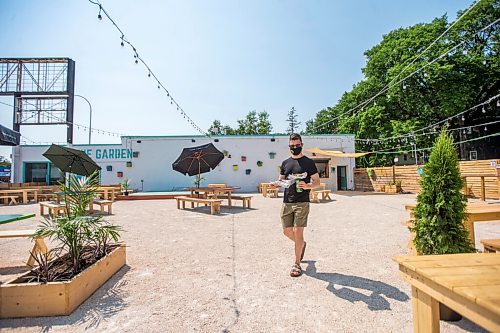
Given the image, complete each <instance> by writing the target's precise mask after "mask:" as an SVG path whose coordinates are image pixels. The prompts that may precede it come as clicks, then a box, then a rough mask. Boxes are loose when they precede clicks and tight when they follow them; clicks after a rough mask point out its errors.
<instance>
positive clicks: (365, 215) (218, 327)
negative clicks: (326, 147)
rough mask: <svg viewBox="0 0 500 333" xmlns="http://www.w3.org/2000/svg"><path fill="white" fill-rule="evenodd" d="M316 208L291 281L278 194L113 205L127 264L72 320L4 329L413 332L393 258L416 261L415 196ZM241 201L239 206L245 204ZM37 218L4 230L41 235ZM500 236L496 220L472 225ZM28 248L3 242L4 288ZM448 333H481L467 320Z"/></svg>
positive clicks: (353, 196)
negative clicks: (189, 204) (217, 205)
mask: <svg viewBox="0 0 500 333" xmlns="http://www.w3.org/2000/svg"><path fill="white" fill-rule="evenodd" d="M332 198H333V200H332V201H330V202H322V203H319V204H315V203H312V204H311V214H310V218H309V227H308V228H307V230H306V233H305V237H306V241H307V243H308V245H307V251H306V254H305V258H304V263H303V265H302V267H303V269H305V274H304V275H303V276H301V277H299V278H291V277H289V275H288V273H289V270H290V267H291V265H292V264H293V258H292V253H293V246H292V243H291V242H290V241H289V240H287V239H286V238H285V237H284V236H283V235H282V232H281V224H280V220H279V209H280V206H281V201H282V198H278V199H274V198H264V197H262V195H260V194H254V197H253V199H252V209H250V210H249V209H242V208H241V207H233V208H232V209H229V208H227V206H223V207H222V211H221V214H220V215H210V213H209V209H208V208H205V207H200V208H197V209H195V210H194V211H192V210H178V209H177V208H176V204H175V200H144V201H117V202H116V203H115V204H114V207H113V212H114V215H112V216H110V217H109V218H108V219H109V221H111V222H112V223H115V224H119V225H122V226H123V227H124V228H125V229H126V232H125V233H124V234H123V240H124V241H125V242H126V244H127V246H128V248H127V251H128V252H127V266H125V267H124V268H122V270H120V271H119V272H118V273H117V274H116V275H115V276H114V277H113V278H111V279H110V280H109V281H108V282H107V283H106V284H105V285H104V286H103V287H102V288H101V289H99V290H98V291H97V292H96V293H95V294H94V295H92V297H90V298H89V299H88V300H87V301H86V302H84V303H83V304H82V306H80V308H78V309H77V310H76V311H75V312H74V313H73V314H72V315H70V316H67V317H50V318H49V317H46V318H26V319H4V320H0V328H1V330H2V332H42V331H43V332H85V331H95V332H296V331H302V332H412V315H411V299H410V296H411V290H410V286H409V285H408V284H407V283H405V282H404V281H402V280H401V279H400V278H399V273H398V267H397V264H396V263H395V262H393V261H392V259H391V258H392V257H393V256H395V255H401V254H406V253H408V250H407V248H406V244H407V242H408V237H409V231H408V230H407V229H406V227H404V226H403V225H402V224H401V221H402V220H405V219H407V218H408V215H407V213H406V212H405V210H404V207H403V204H404V203H408V202H414V201H415V195H386V194H376V193H362V192H336V193H334V194H333V195H332ZM236 205H241V203H240V202H238V203H236ZM38 210H39V207H38V205H37V204H28V205H18V206H1V207H0V214H14V213H30V212H31V213H37V216H36V217H34V218H30V219H28V220H23V221H17V222H12V223H8V224H3V225H0V230H12V229H31V228H35V227H36V225H37V223H38V221H39V220H40V217H39V216H38ZM476 237H477V238H478V239H480V238H500V222H492V223H481V224H480V225H479V226H476ZM30 246H31V245H30V242H29V240H26V239H17V238H16V239H0V274H1V275H0V281H1V282H5V281H7V280H8V279H10V278H12V277H13V276H14V275H15V274H18V273H21V272H23V271H25V270H26V266H23V265H24V262H25V261H26V259H27V256H28V250H29V249H30ZM441 331H442V332H484V331H483V330H482V329H480V328H479V327H477V326H475V325H474V324H472V323H471V322H469V321H467V320H465V319H464V320H461V321H460V322H457V323H444V322H441Z"/></svg>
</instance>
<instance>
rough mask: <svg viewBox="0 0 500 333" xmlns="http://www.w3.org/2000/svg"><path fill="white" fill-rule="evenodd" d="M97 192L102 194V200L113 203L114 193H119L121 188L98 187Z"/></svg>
mask: <svg viewBox="0 0 500 333" xmlns="http://www.w3.org/2000/svg"><path fill="white" fill-rule="evenodd" d="M97 191H98V192H99V193H102V195H103V199H104V200H111V201H115V193H120V191H121V187H119V186H99V188H98V189H97Z"/></svg>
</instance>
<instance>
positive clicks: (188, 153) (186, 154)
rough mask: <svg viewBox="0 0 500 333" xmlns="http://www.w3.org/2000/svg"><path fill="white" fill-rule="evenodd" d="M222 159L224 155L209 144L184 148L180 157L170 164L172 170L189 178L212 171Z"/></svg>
mask: <svg viewBox="0 0 500 333" xmlns="http://www.w3.org/2000/svg"><path fill="white" fill-rule="evenodd" d="M223 159H224V154H223V153H222V152H220V151H219V150H218V149H217V148H215V146H214V145H213V144H211V143H209V144H206V145H203V146H197V147H191V148H184V149H183V150H182V153H181V155H180V156H179V157H178V158H177V160H175V162H174V163H172V168H174V170H175V171H179V172H180V173H182V174H187V175H189V176H194V175H199V174H202V173H205V172H209V171H210V170H212V169H214V168H215V167H216V166H217V165H219V163H220V162H221V161H222V160H223Z"/></svg>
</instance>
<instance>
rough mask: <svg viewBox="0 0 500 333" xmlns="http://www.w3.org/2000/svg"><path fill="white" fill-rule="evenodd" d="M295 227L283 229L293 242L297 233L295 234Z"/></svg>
mask: <svg viewBox="0 0 500 333" xmlns="http://www.w3.org/2000/svg"><path fill="white" fill-rule="evenodd" d="M294 229H295V228H284V229H283V234H284V235H285V236H286V237H288V238H289V239H290V240H291V241H292V242H295V234H294Z"/></svg>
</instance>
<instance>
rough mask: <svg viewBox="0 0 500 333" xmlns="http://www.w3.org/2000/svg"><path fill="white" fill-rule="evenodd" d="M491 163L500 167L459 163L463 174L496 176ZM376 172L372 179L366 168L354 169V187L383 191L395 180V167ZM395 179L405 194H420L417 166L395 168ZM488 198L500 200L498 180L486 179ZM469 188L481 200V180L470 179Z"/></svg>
mask: <svg viewBox="0 0 500 333" xmlns="http://www.w3.org/2000/svg"><path fill="white" fill-rule="evenodd" d="M490 161H496V163H497V164H498V165H500V160H481V161H463V162H459V164H460V172H461V173H462V174H489V175H494V174H496V172H497V169H495V168H494V167H492V166H491V165H490ZM371 169H373V170H374V171H375V174H374V175H373V176H372V177H369V176H368V173H367V171H366V170H367V169H366V168H355V169H354V185H355V187H356V190H357V191H377V192H378V191H381V188H382V186H383V185H387V184H389V183H390V182H392V180H393V167H376V168H371ZM394 170H395V177H394V178H395V179H396V181H398V180H400V181H401V188H402V190H403V191H404V192H412V193H418V192H419V191H420V184H419V181H420V175H419V174H418V173H417V166H416V165H405V166H395V167H394ZM484 180H485V188H486V198H489V199H500V198H499V196H498V186H499V185H498V181H497V178H492V177H486V178H485V179H484ZM467 187H468V188H469V193H470V195H471V196H472V197H475V198H479V197H480V195H481V179H480V178H479V177H468V178H467Z"/></svg>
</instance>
